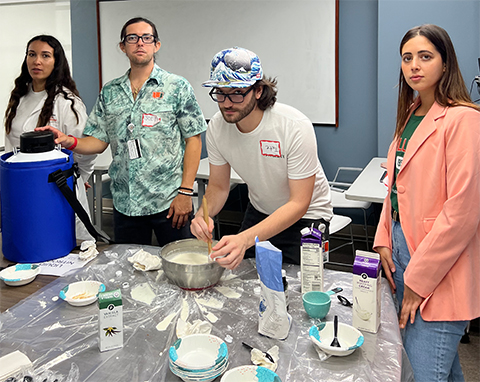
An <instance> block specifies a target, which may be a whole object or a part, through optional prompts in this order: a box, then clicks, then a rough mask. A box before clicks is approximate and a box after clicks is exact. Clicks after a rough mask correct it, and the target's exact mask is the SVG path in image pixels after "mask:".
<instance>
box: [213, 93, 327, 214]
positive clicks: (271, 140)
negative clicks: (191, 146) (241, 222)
mask: <svg viewBox="0 0 480 382" xmlns="http://www.w3.org/2000/svg"><path fill="white" fill-rule="evenodd" d="M207 150H208V159H209V162H210V163H211V164H212V165H216V166H221V165H224V164H226V163H228V164H230V166H231V167H232V168H233V169H234V170H235V171H236V172H237V173H238V175H240V177H241V178H242V179H243V180H244V182H245V183H246V184H247V185H248V192H249V198H250V202H251V203H252V205H253V207H255V209H257V210H258V211H260V212H262V213H264V214H267V215H271V214H272V213H273V212H274V211H275V210H276V209H278V208H279V207H281V206H282V205H284V204H286V203H287V202H288V199H289V196H290V192H289V187H288V180H289V179H305V178H308V177H310V176H312V175H315V186H314V190H313V195H312V200H311V202H310V206H309V208H308V211H307V213H306V214H305V215H304V216H303V218H306V219H320V218H323V219H325V220H327V221H329V220H330V219H331V218H332V216H333V209H332V205H331V196H330V187H329V185H328V180H327V178H326V177H325V173H324V172H323V169H322V166H321V164H320V161H319V160H318V154H317V139H316V137H315V131H314V129H313V125H312V123H311V122H310V120H309V119H308V118H307V117H306V116H305V115H303V114H302V113H301V112H299V111H298V110H296V109H295V108H293V107H290V106H287V105H284V104H280V103H278V102H277V103H276V104H275V105H274V106H273V107H271V108H269V109H267V110H266V111H265V112H264V114H263V118H262V121H261V122H260V124H259V125H258V126H257V128H256V129H255V130H253V131H252V132H250V133H242V132H240V131H239V130H238V129H237V127H236V125H235V124H231V123H227V122H225V120H224V119H223V116H222V114H221V113H220V112H218V113H216V114H215V115H214V116H213V118H212V119H211V120H210V123H209V124H208V129H207Z"/></svg>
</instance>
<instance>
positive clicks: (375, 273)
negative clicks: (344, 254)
mask: <svg viewBox="0 0 480 382" xmlns="http://www.w3.org/2000/svg"><path fill="white" fill-rule="evenodd" d="M381 275H382V263H381V261H380V256H379V255H378V253H375V252H366V251H358V250H357V251H356V254H355V261H354V263H353V320H352V324H353V326H354V327H355V328H357V329H359V330H364V331H367V332H370V333H376V332H377V331H378V327H379V326H380V312H381V285H382V282H381Z"/></svg>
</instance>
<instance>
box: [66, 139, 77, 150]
mask: <svg viewBox="0 0 480 382" xmlns="http://www.w3.org/2000/svg"><path fill="white" fill-rule="evenodd" d="M69 137H72V138H73V139H74V140H75V142H73V145H71V146H70V147H67V150H70V151H72V150H73V149H74V148H75V147H77V145H78V139H77V137H74V136H73V135H69Z"/></svg>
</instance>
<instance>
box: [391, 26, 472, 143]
mask: <svg viewBox="0 0 480 382" xmlns="http://www.w3.org/2000/svg"><path fill="white" fill-rule="evenodd" d="M419 35H420V36H424V37H425V38H427V39H428V40H429V41H430V42H431V43H432V44H433V45H434V46H435V48H436V49H437V51H438V52H439V53H440V55H441V56H442V62H443V64H444V67H445V71H444V74H443V76H442V78H441V79H440V81H439V82H438V84H437V88H436V89H435V101H436V102H437V103H438V104H439V105H441V106H468V107H471V108H473V109H476V110H479V111H480V108H479V107H478V106H477V105H475V104H474V103H473V102H472V100H471V98H470V95H469V93H468V89H467V87H466V85H465V81H464V80H463V77H462V73H461V72H460V67H459V66H458V61H457V55H456V54H455V48H454V47H453V43H452V40H450V36H449V35H448V33H447V32H446V31H445V29H443V28H441V27H439V26H437V25H433V24H425V25H421V26H417V27H414V28H412V29H410V30H409V31H408V32H407V33H406V34H405V36H403V39H402V42H401V43H400V56H401V55H402V49H403V46H404V45H405V44H406V43H407V42H408V41H409V40H410V39H412V38H414V37H416V36H419ZM414 99H415V94H414V91H413V89H412V88H411V87H410V86H409V85H408V84H407V81H406V80H405V77H404V75H403V72H402V69H400V79H399V90H398V106H397V125H396V129H395V137H400V136H401V135H402V133H403V130H404V128H405V124H406V122H407V118H408V116H409V114H410V108H411V106H412V103H413V102H414Z"/></svg>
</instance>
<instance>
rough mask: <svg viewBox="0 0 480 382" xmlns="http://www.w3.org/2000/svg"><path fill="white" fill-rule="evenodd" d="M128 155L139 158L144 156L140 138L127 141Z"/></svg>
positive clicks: (131, 157)
mask: <svg viewBox="0 0 480 382" xmlns="http://www.w3.org/2000/svg"><path fill="white" fill-rule="evenodd" d="M127 145H128V156H129V157H130V159H137V158H141V157H142V150H141V148H140V141H139V140H138V139H130V140H129V141H128V142H127Z"/></svg>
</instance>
